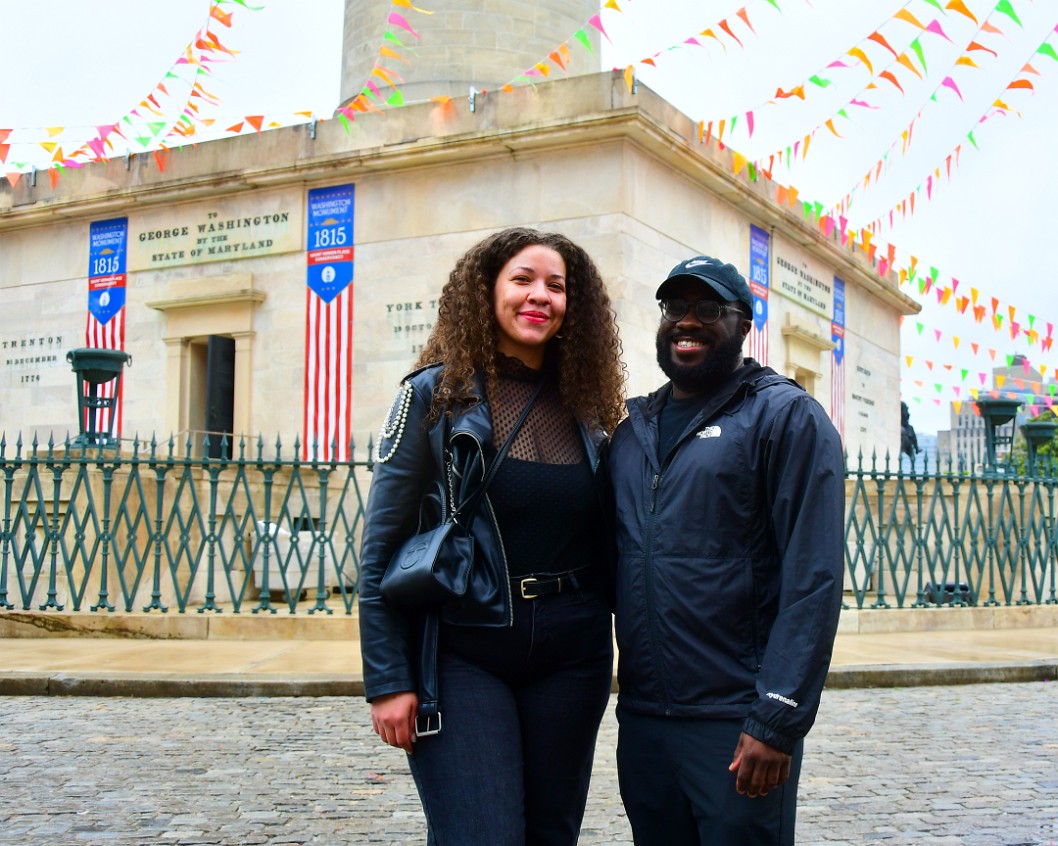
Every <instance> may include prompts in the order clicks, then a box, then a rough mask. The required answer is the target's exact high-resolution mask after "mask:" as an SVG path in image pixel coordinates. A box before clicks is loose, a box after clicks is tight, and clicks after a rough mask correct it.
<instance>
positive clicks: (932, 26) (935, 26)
mask: <svg viewBox="0 0 1058 846" xmlns="http://www.w3.org/2000/svg"><path fill="white" fill-rule="evenodd" d="M926 31H927V32H932V33H933V34H934V35H939V36H940V37H941V38H943V39H944V40H945V41H951V39H950V38H948V36H947V35H945V34H944V30H943V29H941V27H940V23H939V22H938V21H937V19H936V18H934V19H933V20H931V21H930V22H929V26H927V27H926Z"/></svg>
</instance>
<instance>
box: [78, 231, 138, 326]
mask: <svg viewBox="0 0 1058 846" xmlns="http://www.w3.org/2000/svg"><path fill="white" fill-rule="evenodd" d="M128 239H129V220H128V218H127V217H119V218H115V219H113V220H99V221H96V222H94V223H92V224H91V225H90V226H89V228H88V311H89V313H90V314H91V315H92V316H93V317H94V318H95V319H96V320H98V321H99V322H100V323H103V324H106V323H109V322H110V321H111V320H112V319H113V318H114V317H115V316H116V315H117V314H118V312H120V311H121V309H123V308H124V307H125V284H126V280H127V276H126V273H125V259H126V257H127V254H128Z"/></svg>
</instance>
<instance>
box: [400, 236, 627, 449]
mask: <svg viewBox="0 0 1058 846" xmlns="http://www.w3.org/2000/svg"><path fill="white" fill-rule="evenodd" d="M535 245H541V246H545V247H550V248H551V249H553V250H555V252H557V253H558V254H559V255H560V256H562V260H563V261H564V262H565V264H566V314H565V317H564V319H563V322H562V328H561V330H560V332H559V334H558V335H557V336H555V337H554V338H552V339H551V340H550V341H548V355H549V359H550V360H551V361H553V362H555V364H556V366H557V372H558V388H559V393H560V394H561V397H562V401H563V402H564V403H565V405H566V407H567V408H569V409H570V410H571V411H572V412H573V414H574V416H575V417H576V418H577V419H578V420H580V421H581V422H583V423H586V424H588V425H597V426H600V427H602V428H603V429H605V430H606V431H608V432H613V430H614V428H615V427H616V426H617V424H618V423H619V422H620V420H621V418H622V417H623V416H624V375H625V373H624V365H623V364H622V363H621V342H620V339H619V338H618V334H617V320H616V315H615V313H614V310H613V306H612V305H611V303H610V297H609V295H608V294H607V293H606V286H605V284H604V283H603V280H602V277H601V276H600V275H599V271H598V268H596V267H595V263H594V262H593V261H592V260H591V257H590V256H589V255H588V254H587V253H586V252H585V251H584V250H583V249H581V248H580V247H578V246H577V245H576V244H574V243H573V242H572V241H570V240H569V239H568V238H566V237H565V236H563V235H559V234H556V233H549V232H538V231H537V230H535V229H527V228H522V227H516V228H512V229H504V230H503V231H502V232H497V233H495V234H493V235H490V236H489V237H488V238H486V239H485V240H484V241H481V242H480V243H479V244H477V245H476V246H474V247H472V248H471V249H470V250H469V251H467V253H466V254H465V255H464V256H463V257H462V258H460V259H459V261H458V262H456V266H455V267H454V268H453V269H452V272H451V273H450V274H449V276H448V282H447V284H445V286H444V289H443V290H442V291H441V298H440V301H439V303H438V309H437V321H436V323H434V328H433V331H432V332H431V333H430V338H429V340H428V341H427V342H426V346H425V347H424V348H423V351H422V353H421V354H420V355H419V360H418V362H417V364H416V366H417V367H423V366H425V365H427V364H434V363H438V362H440V363H441V364H443V365H444V371H443V372H442V374H441V377H440V380H439V381H438V383H437V389H436V392H435V393H434V401H433V407H432V408H431V410H430V416H431V417H432V418H436V417H437V416H438V415H440V414H441V413H442V412H447V411H448V410H450V408H451V407H452V406H457V405H464V406H467V405H473V404H474V403H475V402H477V400H478V397H477V396H476V395H475V390H474V373H475V371H477V370H480V371H481V373H482V375H483V376H484V379H485V390H486V391H487V392H488V393H489V394H492V393H493V392H494V390H495V387H496V347H497V345H498V343H499V330H498V327H497V323H496V317H495V311H494V305H493V303H494V294H493V292H494V289H495V285H496V278H497V277H498V276H499V273H500V270H502V269H503V266H504V265H505V264H506V263H507V262H508V261H510V260H511V259H512V258H513V257H514V256H515V255H517V254H518V253H520V252H521V251H522V250H524V249H525V248H526V247H531V246H535Z"/></svg>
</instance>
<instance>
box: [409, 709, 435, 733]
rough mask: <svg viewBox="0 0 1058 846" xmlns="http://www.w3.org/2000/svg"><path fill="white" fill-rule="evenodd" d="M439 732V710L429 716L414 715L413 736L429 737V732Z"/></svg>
mask: <svg viewBox="0 0 1058 846" xmlns="http://www.w3.org/2000/svg"><path fill="white" fill-rule="evenodd" d="M440 733H441V712H440V711H438V712H437V713H436V714H431V715H429V716H425V717H423V716H420V715H416V717H415V736H416V737H429V736H430V735H431V734H440Z"/></svg>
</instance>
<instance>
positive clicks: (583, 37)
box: [573, 29, 595, 53]
mask: <svg viewBox="0 0 1058 846" xmlns="http://www.w3.org/2000/svg"><path fill="white" fill-rule="evenodd" d="M573 37H574V38H576V39H577V41H579V42H580V43H581V44H583V45H584V46H585V47H587V48H588V52H589V53H594V52H595V51H594V50H592V49H591V39H590V38H588V33H586V32H585V31H584V30H583V29H578V30H577V31H576V32H575V33H573Z"/></svg>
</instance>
